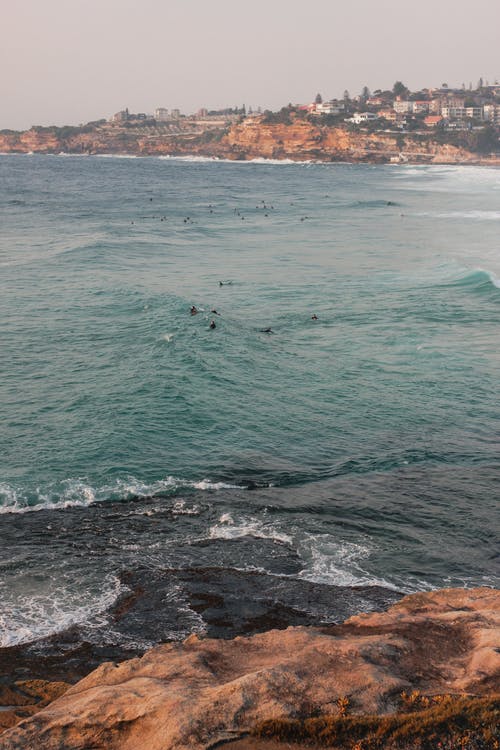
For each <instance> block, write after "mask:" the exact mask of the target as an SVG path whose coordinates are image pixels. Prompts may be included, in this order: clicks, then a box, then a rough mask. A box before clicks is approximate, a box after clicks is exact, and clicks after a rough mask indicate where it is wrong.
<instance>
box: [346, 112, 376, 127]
mask: <svg viewBox="0 0 500 750" xmlns="http://www.w3.org/2000/svg"><path fill="white" fill-rule="evenodd" d="M377 117H378V115H376V114H375V112H356V114H354V115H353V116H352V117H349V119H348V120H347V122H354V123H355V124H356V125H361V123H362V122H370V121H372V120H376V119H377Z"/></svg>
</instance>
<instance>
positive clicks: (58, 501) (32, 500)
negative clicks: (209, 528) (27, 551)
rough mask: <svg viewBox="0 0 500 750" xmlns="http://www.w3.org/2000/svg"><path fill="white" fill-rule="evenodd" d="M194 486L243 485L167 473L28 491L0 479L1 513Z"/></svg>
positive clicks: (73, 481)
mask: <svg viewBox="0 0 500 750" xmlns="http://www.w3.org/2000/svg"><path fill="white" fill-rule="evenodd" d="M183 489H187V490H189V489H195V490H202V491H205V492H216V491H218V490H223V489H245V488H244V487H241V486H239V485H236V484H229V483H227V482H213V481H212V480H210V479H207V478H205V479H202V480H198V481H193V480H188V479H179V478H177V477H174V476H167V477H165V478H164V479H159V480H157V481H156V482H151V483H148V482H142V481H141V480H139V479H136V478H135V477H126V478H124V479H116V480H115V481H114V482H112V483H110V484H104V485H101V486H98V487H94V486H93V485H92V484H90V482H88V481H87V480H86V479H81V478H75V479H66V480H63V481H62V482H58V483H53V484H52V485H49V486H48V487H45V488H39V487H38V488H36V490H35V491H33V492H31V493H28V492H26V491H23V490H22V489H19V488H16V487H13V486H12V485H8V484H6V483H0V515H1V514H3V513H27V512H30V511H39V510H60V509H62V508H72V507H84V508H85V507H88V506H89V505H93V504H94V503H99V502H104V501H106V500H129V499H131V498H136V497H138V498H145V497H154V496H157V495H162V494H173V493H174V492H176V491H177V490H183Z"/></svg>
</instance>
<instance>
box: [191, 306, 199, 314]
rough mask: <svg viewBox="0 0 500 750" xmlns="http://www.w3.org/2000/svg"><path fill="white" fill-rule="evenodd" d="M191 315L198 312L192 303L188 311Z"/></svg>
mask: <svg viewBox="0 0 500 750" xmlns="http://www.w3.org/2000/svg"><path fill="white" fill-rule="evenodd" d="M189 312H190V313H191V315H197V314H198V308H196V307H195V306H194V305H191V309H190V311H189Z"/></svg>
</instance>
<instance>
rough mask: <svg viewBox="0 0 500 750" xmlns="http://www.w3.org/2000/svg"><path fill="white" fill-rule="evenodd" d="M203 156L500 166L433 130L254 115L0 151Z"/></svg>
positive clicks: (9, 139) (6, 145) (38, 140)
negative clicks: (219, 124)
mask: <svg viewBox="0 0 500 750" xmlns="http://www.w3.org/2000/svg"><path fill="white" fill-rule="evenodd" d="M61 151H63V152H67V153H77V154H81V153H83V154H103V153H114V154H123V153H126V154H135V155H138V156H154V155H171V156H181V155H200V156H211V157H215V158H224V159H256V158H267V159H292V160H297V161H298V160H315V161H346V162H369V163H386V162H390V161H402V162H405V161H407V162H410V163H427V164H467V163H471V164H472V163H473V164H478V163H486V164H497V163H500V160H499V159H495V158H486V157H484V158H481V157H479V156H478V155H477V154H473V153H471V152H469V151H466V150H464V149H460V148H457V147H455V146H452V145H449V144H445V145H441V144H439V143H436V142H435V141H434V140H433V138H432V134H431V133H429V134H426V135H425V136H418V135H413V134H405V135H404V137H403V136H398V135H397V134H395V133H384V132H376V133H369V132H354V131H350V130H348V129H347V128H345V127H326V126H321V125H317V124H315V123H312V122H309V121H308V120H300V119H296V120H293V121H292V122H291V123H290V124H280V123H271V124H268V123H266V121H265V119H263V118H251V119H250V118H249V119H247V120H245V121H243V122H242V123H241V124H239V125H233V126H232V127H231V128H229V130H227V131H224V130H223V129H220V128H219V129H218V128H211V129H208V130H201V129H200V128H197V127H195V126H193V125H192V124H190V123H189V122H188V123H184V124H183V125H179V126H178V127H177V128H176V129H174V130H172V131H171V132H168V133H166V132H165V131H164V130H163V129H162V128H154V127H150V128H140V127H138V128H134V127H130V128H125V127H116V126H106V127H98V128H95V129H93V130H92V129H91V130H90V131H89V132H80V133H76V134H72V135H69V136H67V137H64V138H63V137H58V136H57V135H56V134H55V133H51V132H47V131H41V132H40V131H38V130H29V131H27V132H25V133H16V134H1V133H0V152H4V153H11V152H19V153H28V152H35V153H59V152H61Z"/></svg>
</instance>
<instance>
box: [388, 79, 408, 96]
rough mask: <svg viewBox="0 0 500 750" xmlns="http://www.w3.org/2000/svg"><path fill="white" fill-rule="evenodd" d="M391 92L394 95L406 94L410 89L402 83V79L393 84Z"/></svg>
mask: <svg viewBox="0 0 500 750" xmlns="http://www.w3.org/2000/svg"><path fill="white" fill-rule="evenodd" d="M392 93H393V94H394V96H402V97H404V96H408V94H409V93H410V89H409V88H408V87H407V86H405V85H404V83H402V81H396V83H395V84H394V86H393V87H392Z"/></svg>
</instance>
